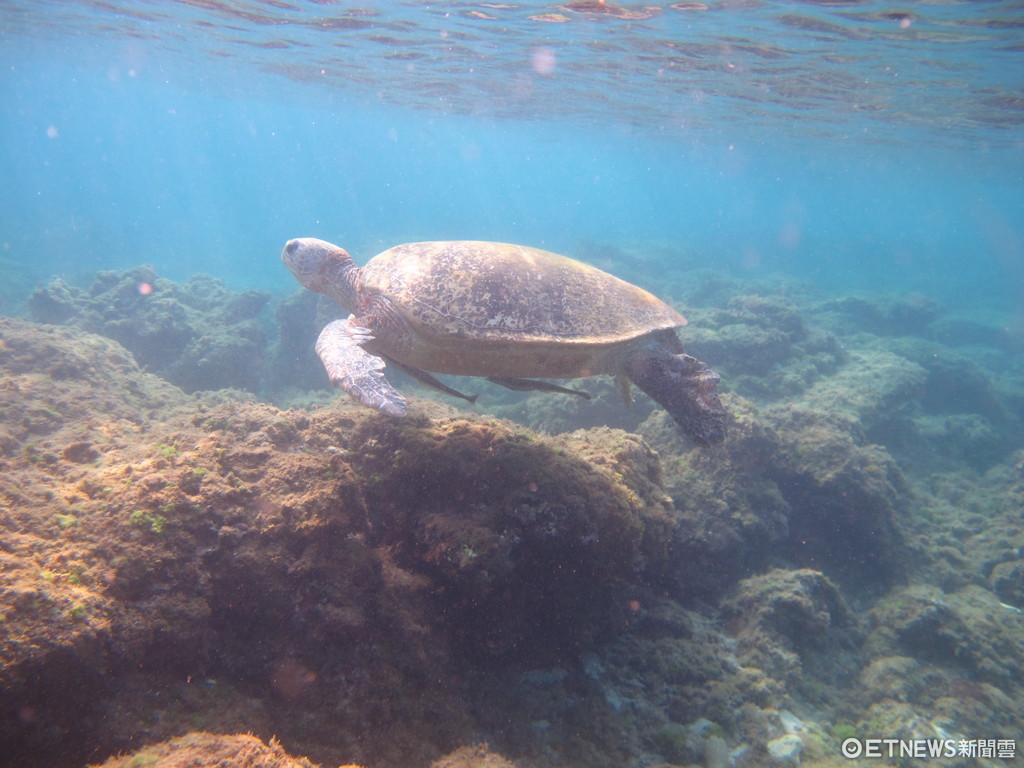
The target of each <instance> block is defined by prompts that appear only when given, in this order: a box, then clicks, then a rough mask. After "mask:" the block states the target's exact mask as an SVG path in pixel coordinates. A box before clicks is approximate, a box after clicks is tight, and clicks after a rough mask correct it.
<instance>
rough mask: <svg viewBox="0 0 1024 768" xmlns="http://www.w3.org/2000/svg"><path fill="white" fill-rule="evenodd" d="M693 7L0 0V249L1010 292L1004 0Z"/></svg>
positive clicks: (96, 263)
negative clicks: (490, 249) (453, 257)
mask: <svg viewBox="0 0 1024 768" xmlns="http://www.w3.org/2000/svg"><path fill="white" fill-rule="evenodd" d="M697 5H699V4H676V5H675V6H672V5H668V4H666V5H663V6H660V7H658V8H655V7H653V6H648V5H643V6H641V5H635V6H634V5H629V6H621V7H619V6H612V5H610V4H598V3H569V4H566V5H563V6H558V5H555V4H551V5H548V4H544V3H513V4H510V5H502V4H473V3H434V4H429V5H423V4H417V3H412V4H400V3H387V2H378V3H367V4H365V5H364V6H361V7H354V6H351V5H341V6H339V5H333V4H325V3H319V2H293V3H290V4H281V3H269V2H267V3H264V2H247V3H221V2H212V1H211V2H135V3H132V2H120V3H118V2H112V3H104V4H93V3H75V2H61V3H47V2H31V3H28V2H23V3H18V2H7V3H3V4H2V5H0V19H2V31H0V41H2V45H0V50H2V52H0V62H2V70H0V71H2V73H3V74H2V80H0V83H2V89H3V94H4V99H3V104H2V107H0V109H2V115H3V118H2V121H0V139H2V144H0V147H2V148H0V178H3V179H4V182H5V183H4V184H3V185H2V187H0V206H2V208H3V211H4V213H3V216H2V219H0V242H2V244H3V249H4V250H3V256H4V261H3V262H2V263H3V268H4V270H5V271H6V270H10V271H11V274H12V275H15V274H16V275H17V276H18V279H19V284H22V283H23V284H25V285H30V284H32V283H33V282H34V281H42V280H45V279H48V278H49V277H50V276H51V275H53V274H60V275H64V276H67V277H69V278H72V279H73V278H74V277H75V276H76V275H85V274H91V273H93V272H95V271H96V270H98V269H120V268H126V267H130V266H135V265H138V264H140V263H144V262H145V263H150V264H152V265H153V266H155V267H156V269H157V271H158V272H159V273H160V274H162V275H165V276H167V277H170V278H172V279H183V278H185V277H187V276H189V275H191V274H193V273H195V272H198V271H204V272H210V273H213V274H215V275H217V276H219V277H222V278H224V279H225V280H226V281H227V282H228V284H229V285H230V286H232V287H234V288H239V289H240V288H249V287H257V288H262V289H267V290H271V291H275V292H281V293H285V292H290V291H292V290H293V288H294V284H293V282H292V280H291V277H290V276H289V275H288V274H287V272H286V271H285V270H284V269H283V267H282V266H281V265H280V263H279V261H278V258H277V256H278V253H279V251H280V248H281V245H282V244H283V243H284V242H285V240H287V239H288V238H290V237H294V236H317V237H321V238H324V239H328V240H332V241H335V242H338V243H341V244H344V245H345V246H346V247H347V248H348V249H349V250H350V251H352V252H353V253H354V254H355V255H356V258H357V260H363V259H366V258H369V257H370V256H372V255H373V254H374V253H377V252H378V251H380V250H383V249H384V248H386V247H390V246H391V245H394V244H396V243H398V242H405V241H410V240H422V239H447V238H466V239H494V240H511V241H516V242H523V243H527V244H531V245H536V246H541V247H546V248H548V249H551V250H556V251H561V252H566V253H570V254H575V253H579V252H580V251H581V248H582V246H581V244H582V243H591V244H594V243H596V244H610V245H617V246H622V247H626V248H630V249H634V250H640V251H642V250H643V249H645V248H648V247H651V245H652V244H656V243H659V242H660V243H664V242H670V243H672V244H673V246H675V247H676V248H682V249H684V250H685V251H686V253H687V254H688V259H687V264H686V265H681V264H673V263H666V264H664V268H665V269H669V270H671V269H673V268H679V269H683V268H687V269H689V268H692V267H693V266H694V264H697V265H699V266H702V267H707V268H710V269H714V270H721V271H723V272H728V273H730V274H734V275H738V276H745V275H750V276H754V277H756V276H761V275H764V274H769V273H781V274H783V275H786V276H789V277H793V278H798V279H804V278H806V279H810V280H812V281H813V282H816V283H821V284H823V285H825V286H831V287H838V288H842V289H844V290H846V289H862V290H869V291H881V292H889V291H894V292H908V291H913V292H921V293H926V294H928V295H930V296H934V297H935V298H938V299H939V300H941V301H943V302H945V303H946V304H947V305H952V306H956V305H965V306H977V304H978V303H979V302H984V303H985V304H986V306H993V305H995V306H998V307H1000V308H1002V309H1004V310H1008V311H1016V310H1017V309H1018V308H1019V306H1018V302H1019V295H1020V291H1021V288H1022V286H1024V266H1022V265H1024V235H1022V226H1024V225H1022V222H1024V186H1022V184H1021V181H1022V178H1024V143H1022V139H1024V132H1022V130H1021V119H1022V118H1024V94H1022V93H1021V72H1022V71H1024V70H1022V68H1021V56H1022V55H1024V43H1022V37H1021V30H1022V29H1024V12H1022V11H1021V9H1020V7H1019V5H1016V4H1014V3H986V4H984V5H980V6H979V5H977V4H974V3H944V4H935V5H932V4H913V5H909V6H905V7H904V6H900V7H899V8H898V9H896V10H893V7H892V6H890V5H888V4H881V3H868V2H865V3H857V2H849V3H845V2H844V3H834V2H821V3H757V4H753V3H751V4H745V3H709V4H708V5H709V7H707V8H706V9H701V8H700V7H693V6H697ZM630 16H634V17H644V16H647V18H629V17H630ZM690 257H692V258H690ZM7 293H8V295H7V296H5V299H6V302H7V304H8V309H10V305H11V303H12V301H13V300H14V299H16V298H18V297H17V296H14V297H12V296H10V295H9V294H11V293H14V291H12V290H8V292H7Z"/></svg>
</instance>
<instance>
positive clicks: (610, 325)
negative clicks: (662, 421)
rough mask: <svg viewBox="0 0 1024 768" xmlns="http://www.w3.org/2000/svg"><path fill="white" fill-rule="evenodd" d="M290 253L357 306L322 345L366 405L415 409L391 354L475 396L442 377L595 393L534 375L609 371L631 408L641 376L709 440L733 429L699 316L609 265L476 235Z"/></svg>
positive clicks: (430, 380)
mask: <svg viewBox="0 0 1024 768" xmlns="http://www.w3.org/2000/svg"><path fill="white" fill-rule="evenodd" d="M281 258H282V260H283V261H284V263H285V264H286V265H287V267H288V269H290V270H291V272H292V274H293V275H295V277H296V278H297V279H298V281H299V282H300V283H302V285H303V286H305V287H306V288H308V289H309V290H311V291H317V292H318V293H323V294H325V295H327V296H329V297H331V298H332V299H334V300H335V301H336V302H337V303H338V304H340V305H341V306H342V307H344V308H345V309H346V310H347V311H349V312H350V313H352V314H351V315H350V316H349V317H348V319H340V320H335V321H333V322H331V323H329V324H328V325H327V326H326V327H325V328H324V329H323V331H322V332H321V333H320V338H319V339H318V340H317V343H316V351H317V354H318V355H320V359H321V360H323V363H324V366H325V367H326V369H327V375H328V376H329V377H330V380H331V382H332V383H333V384H335V385H336V386H338V387H341V388H342V389H344V390H345V391H346V392H348V394H349V395H351V396H352V397H353V398H355V399H356V400H358V401H359V402H361V403H363V404H364V405H368V406H370V407H372V408H376V409H378V410H380V411H383V412H384V413H389V414H393V415H401V414H403V413H405V411H406V401H405V398H404V397H402V396H401V395H400V394H399V393H398V392H397V391H396V390H395V389H394V388H393V387H392V386H391V384H390V383H389V382H388V381H387V379H385V378H384V375H383V374H382V373H381V370H382V369H383V368H384V366H385V361H386V362H388V363H391V364H393V365H395V367H397V368H399V369H400V370H402V371H405V372H407V373H410V374H412V375H413V376H415V377H416V378H417V379H419V380H420V381H422V382H423V383H425V384H428V385H430V386H433V387H436V388H438V389H440V390H442V391H444V392H447V393H448V394H451V395H456V396H459V397H463V398H465V399H467V400H475V397H469V396H467V395H463V394H462V393H460V392H458V391H456V390H454V389H452V388H450V387H447V386H445V385H444V384H442V383H441V382H440V381H438V380H437V379H436V378H434V377H433V376H432V375H431V374H430V373H428V371H433V372H435V373H448V374H456V375H460V376H484V377H486V378H487V379H489V380H490V381H493V382H495V383H497V384H501V385H503V386H506V387H509V388H512V389H539V390H547V391H557V392H568V393H572V394H579V395H582V396H584V397H589V395H587V394H586V393H583V392H579V391H577V390H570V389H566V388H564V387H559V386H557V385H554V384H551V383H548V382H543V381H534V380H532V379H534V378H542V379H545V378H550V379H570V378H578V377H582V376H591V375H594V374H601V373H607V374H612V375H614V376H615V377H616V380H617V382H618V383H619V386H620V391H621V392H622V393H623V396H624V397H625V398H626V400H627V402H628V401H629V382H630V381H632V382H633V383H635V384H636V385H637V386H638V387H640V389H642V390H643V391H644V392H646V393H647V394H648V395H650V396H651V397H652V398H654V399H655V400H656V401H658V402H659V403H661V405H662V406H664V407H665V409H666V410H667V411H668V412H669V414H670V415H671V416H672V418H673V419H675V421H676V422H677V423H678V424H679V426H680V427H681V428H682V430H683V432H685V433H686V434H688V435H690V436H691V437H693V438H694V439H695V440H697V441H698V442H701V443H704V444H710V443H717V442H720V441H721V440H722V439H723V438H724V436H725V425H724V417H725V411H724V409H723V408H722V405H721V403H720V402H719V399H718V380H719V376H718V374H717V373H715V372H714V371H712V370H711V369H710V368H708V367H707V365H705V364H704V363H702V362H701V361H699V360H697V359H696V358H694V357H691V356H689V355H686V354H683V347H682V344H681V343H680V342H679V338H678V337H677V336H676V333H675V329H676V328H678V327H680V326H682V325H685V324H686V319H685V318H683V317H682V315H680V314H679V313H678V312H676V311H675V310H674V309H672V308H671V307H669V306H668V305H667V304H665V303H664V302H662V301H660V300H659V299H657V298H656V297H654V296H653V295H651V294H650V293H648V292H647V291H645V290H643V289H641V288H638V287H636V286H635V285H631V284H630V283H627V282H625V281H623V280H620V279H619V278H617V277H613V276H612V275H609V274H608V273H607V272H602V271H601V270H599V269H597V268H596V267H592V266H590V265H588V264H583V263H582V262H579V261H574V260H573V259H569V258H566V257H565V256H559V255H557V254H554V253H549V252H547V251H542V250H539V249H537V248H530V247H528V246H523V245H510V244H508V243H490V242H476V241H448V242H430V243H409V244H406V245H398V246H395V247H394V248H390V249H388V250H386V251H384V252H383V253H381V254H379V255H377V256H375V257H374V258H372V259H371V260H370V261H369V262H368V263H367V265H366V266H365V267H362V268H360V267H357V266H356V264H355V262H354V261H353V260H352V257H351V256H349V255H348V252H347V251H345V250H344V249H343V248H340V247H338V246H337V245H332V244H331V243H328V242H325V241H323V240H317V239H315V238H300V239H296V240H290V241H289V242H288V243H287V244H286V245H285V247H284V250H283V251H282V252H281ZM523 377H530V378H523Z"/></svg>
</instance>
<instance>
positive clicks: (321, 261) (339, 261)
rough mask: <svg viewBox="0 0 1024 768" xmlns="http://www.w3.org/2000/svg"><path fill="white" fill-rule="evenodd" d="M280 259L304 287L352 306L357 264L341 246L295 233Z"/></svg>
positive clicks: (345, 305)
mask: <svg viewBox="0 0 1024 768" xmlns="http://www.w3.org/2000/svg"><path fill="white" fill-rule="evenodd" d="M281 261H283V262H284V264H285V266H286V267H288V269H289V270H290V271H291V273H292V274H293V275H295V279H296V280H298V281H299V282H300V283H302V286H303V287H304V288H308V289H309V290H311V291H316V292H317V293H324V294H326V295H328V296H330V297H331V298H332V299H334V300H335V301H337V302H338V303H339V304H341V305H342V306H343V307H345V309H347V310H349V311H350V312H351V311H353V310H354V309H355V307H356V301H355V278H356V275H357V273H358V267H356V265H355V262H354V261H352V257H351V256H349V255H348V251H346V250H345V249H344V248H339V247H338V246H337V245H334V244H332V243H328V242H327V241H325V240H317V239H316V238H315V237H299V238H296V239H295V240H289V241H288V242H287V243H286V244H285V246H284V250H283V251H281Z"/></svg>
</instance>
